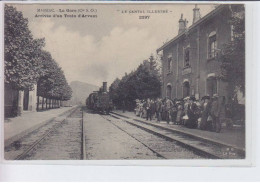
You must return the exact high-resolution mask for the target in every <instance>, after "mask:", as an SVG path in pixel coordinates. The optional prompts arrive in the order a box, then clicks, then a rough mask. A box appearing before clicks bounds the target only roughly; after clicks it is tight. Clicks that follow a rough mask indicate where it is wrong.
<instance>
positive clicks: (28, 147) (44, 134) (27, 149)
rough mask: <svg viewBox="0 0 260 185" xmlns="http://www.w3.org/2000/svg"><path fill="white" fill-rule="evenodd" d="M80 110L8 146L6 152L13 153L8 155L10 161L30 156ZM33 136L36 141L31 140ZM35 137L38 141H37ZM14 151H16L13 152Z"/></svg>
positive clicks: (70, 112) (73, 110)
mask: <svg viewBox="0 0 260 185" xmlns="http://www.w3.org/2000/svg"><path fill="white" fill-rule="evenodd" d="M78 109H80V107H76V108H74V109H72V110H71V111H69V112H68V113H67V114H65V115H62V116H61V117H59V118H58V119H57V120H53V121H52V122H50V123H46V124H44V125H42V126H41V127H39V128H37V129H36V130H33V131H32V132H30V133H28V134H27V135H25V136H23V137H21V138H20V139H18V140H16V141H15V142H13V143H11V144H10V145H8V146H6V147H5V151H7V152H10V151H11V153H10V154H9V155H8V159H9V160H10V159H12V160H23V159H25V158H26V157H27V156H28V154H30V153H31V152H32V151H33V150H35V149H36V148H37V147H38V146H39V145H40V144H41V143H42V141H44V140H46V139H47V138H48V137H49V136H50V135H51V134H52V133H53V132H55V131H56V129H58V128H59V127H60V126H61V125H62V124H63V123H64V122H65V121H66V119H67V118H68V117H70V116H71V115H72V114H74V113H75V112H76V111H77V110H78ZM32 136H33V138H34V139H31V138H30V137H32ZM35 137H36V138H37V139H35ZM12 150H14V151H13V152H12Z"/></svg>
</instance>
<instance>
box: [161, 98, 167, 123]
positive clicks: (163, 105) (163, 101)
mask: <svg viewBox="0 0 260 185" xmlns="http://www.w3.org/2000/svg"><path fill="white" fill-rule="evenodd" d="M162 120H163V121H165V120H166V99H165V98H164V99H163V100H162Z"/></svg>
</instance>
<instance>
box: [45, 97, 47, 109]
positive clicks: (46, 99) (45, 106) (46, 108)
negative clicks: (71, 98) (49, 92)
mask: <svg viewBox="0 0 260 185" xmlns="http://www.w3.org/2000/svg"><path fill="white" fill-rule="evenodd" d="M45 107H46V110H47V109H48V98H46V104H45Z"/></svg>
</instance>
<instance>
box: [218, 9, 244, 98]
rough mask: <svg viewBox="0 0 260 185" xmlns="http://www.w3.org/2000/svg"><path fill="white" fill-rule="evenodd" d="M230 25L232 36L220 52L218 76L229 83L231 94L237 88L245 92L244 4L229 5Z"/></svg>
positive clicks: (234, 92)
mask: <svg viewBox="0 0 260 185" xmlns="http://www.w3.org/2000/svg"><path fill="white" fill-rule="evenodd" d="M229 8H230V10H231V18H230V20H229V24H230V26H231V27H232V28H233V38H232V39H231V41H230V42H228V43H226V44H225V45H224V46H223V48H222V50H221V53H220V56H219V61H220V62H221V75H220V78H221V79H222V80H225V81H227V82H228V83H229V87H231V89H232V92H231V93H232V94H233V95H235V94H236V91H237V90H240V91H241V92H243V93H245V9H244V5H230V6H229Z"/></svg>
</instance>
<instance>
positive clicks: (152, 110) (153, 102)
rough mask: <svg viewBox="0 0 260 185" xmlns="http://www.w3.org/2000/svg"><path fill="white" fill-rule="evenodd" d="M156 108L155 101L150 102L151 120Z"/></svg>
mask: <svg viewBox="0 0 260 185" xmlns="http://www.w3.org/2000/svg"><path fill="white" fill-rule="evenodd" d="M155 109H156V107H155V101H154V100H151V117H152V120H153V118H154V117H155V112H156V110H155Z"/></svg>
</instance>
